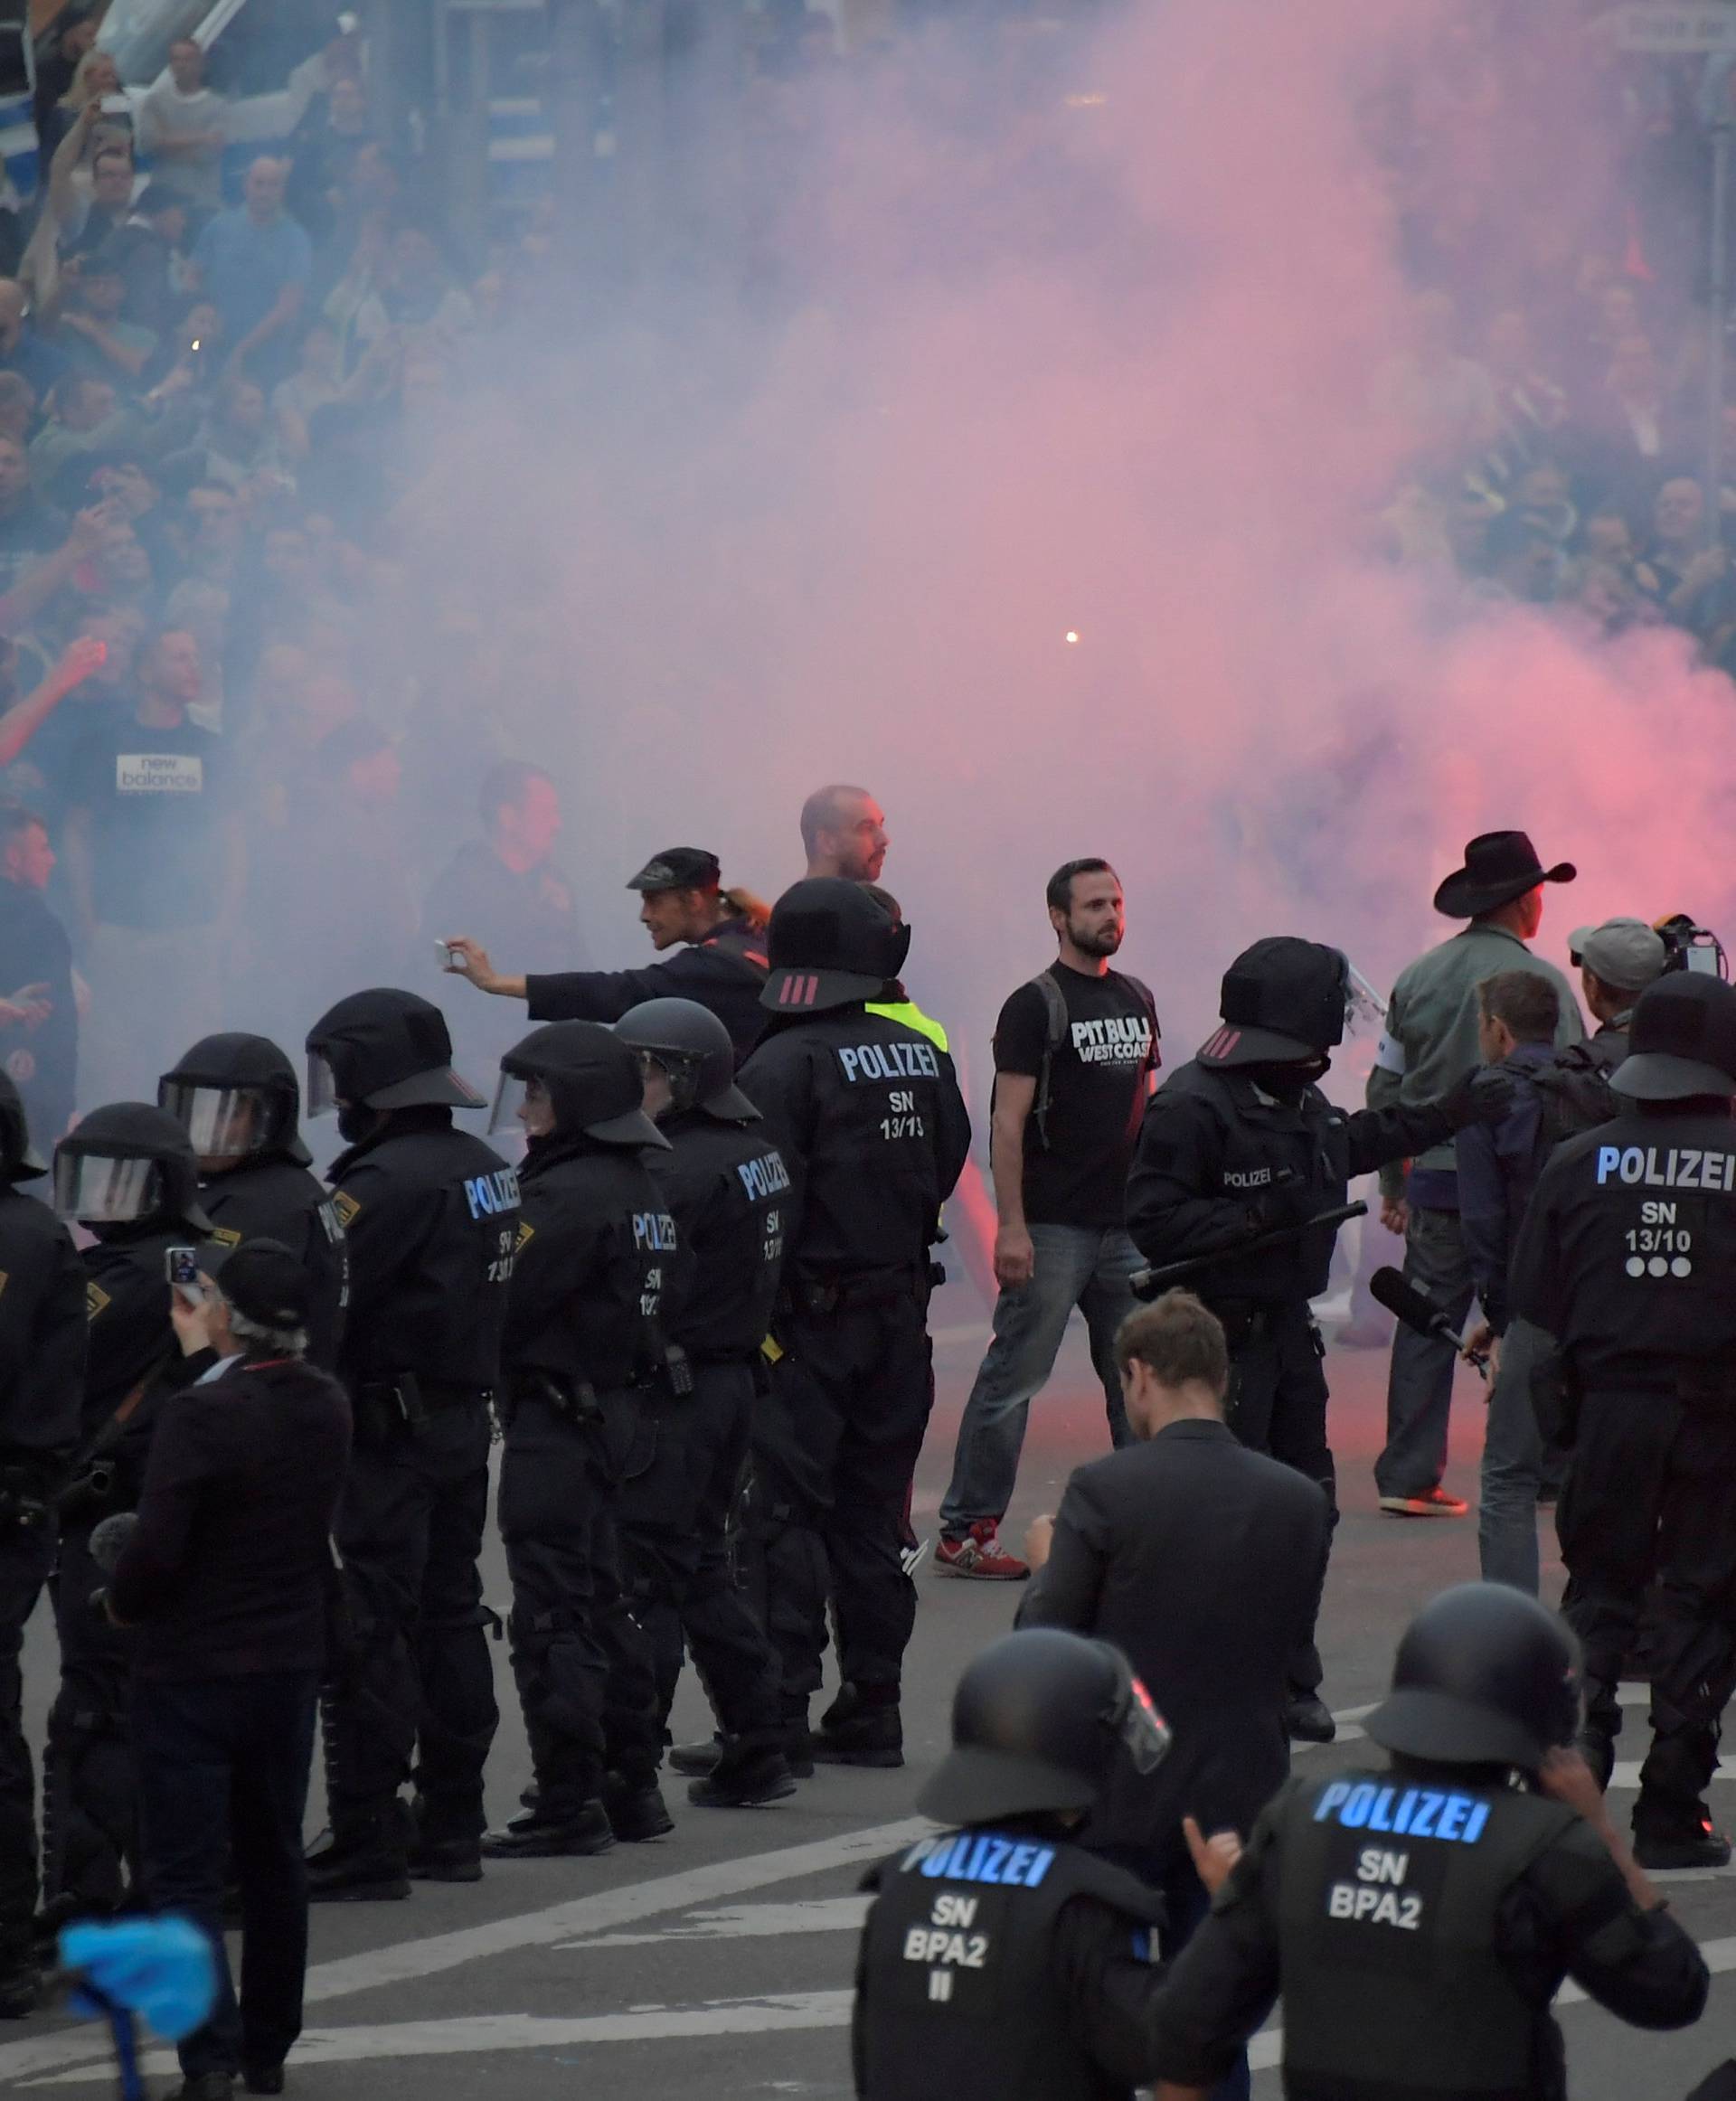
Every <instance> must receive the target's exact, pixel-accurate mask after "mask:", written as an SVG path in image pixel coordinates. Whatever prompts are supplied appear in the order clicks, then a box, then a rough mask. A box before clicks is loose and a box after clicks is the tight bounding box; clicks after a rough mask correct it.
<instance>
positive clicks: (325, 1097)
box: [307, 1051, 337, 1116]
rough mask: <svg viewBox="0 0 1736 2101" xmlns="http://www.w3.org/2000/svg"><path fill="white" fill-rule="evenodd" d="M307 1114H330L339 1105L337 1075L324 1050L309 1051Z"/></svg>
mask: <svg viewBox="0 0 1736 2101" xmlns="http://www.w3.org/2000/svg"><path fill="white" fill-rule="evenodd" d="M336 1107H337V1075H336V1073H335V1072H334V1071H333V1069H332V1061H331V1060H330V1059H329V1058H327V1057H326V1055H325V1052H324V1051H309V1052H308V1053H307V1114H308V1115H309V1116H330V1115H331V1114H332V1112H333V1110H334V1109H335V1108H336Z"/></svg>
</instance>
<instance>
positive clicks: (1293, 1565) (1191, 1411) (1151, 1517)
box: [1018, 1291, 1329, 2096]
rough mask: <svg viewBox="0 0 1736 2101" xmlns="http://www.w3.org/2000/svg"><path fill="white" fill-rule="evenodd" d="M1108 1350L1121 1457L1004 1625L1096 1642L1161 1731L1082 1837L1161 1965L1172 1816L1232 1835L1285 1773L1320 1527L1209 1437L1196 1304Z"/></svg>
mask: <svg viewBox="0 0 1736 2101" xmlns="http://www.w3.org/2000/svg"><path fill="white" fill-rule="evenodd" d="M1115 1351H1116V1361H1117V1365H1118V1369H1119V1371H1120V1374H1121V1390H1122V1395H1123V1398H1124V1399H1125V1400H1126V1403H1127V1422H1128V1425H1129V1427H1131V1429H1132V1431H1133V1434H1134V1437H1135V1438H1136V1440H1137V1442H1135V1443H1134V1444H1131V1445H1128V1446H1124V1447H1123V1448H1122V1449H1121V1450H1120V1451H1118V1452H1110V1453H1109V1455H1108V1456H1106V1457H1104V1458H1101V1459H1097V1460H1093V1461H1092V1462H1091V1464H1090V1465H1087V1466H1081V1467H1080V1468H1079V1469H1078V1470H1077V1471H1076V1472H1075V1473H1074V1474H1073V1476H1072V1478H1071V1481H1069V1482H1068V1484H1067V1487H1066V1490H1065V1493H1063V1494H1062V1496H1061V1509H1060V1511H1059V1512H1058V1513H1057V1514H1056V1515H1055V1517H1054V1518H1052V1519H1049V1518H1039V1519H1038V1520H1037V1521H1036V1522H1035V1523H1034V1524H1033V1526H1032V1528H1031V1531H1030V1534H1029V1536H1028V1539H1027V1542H1026V1543H1027V1547H1028V1550H1029V1559H1030V1560H1031V1563H1032V1567H1033V1569H1036V1570H1037V1574H1036V1577H1035V1579H1034V1580H1033V1583H1032V1586H1031V1589H1030V1591H1029V1593H1028V1594H1027V1596H1026V1597H1025V1598H1024V1602H1023V1604H1022V1605H1021V1606H1020V1608H1019V1615H1018V1625H1020V1626H1022V1627H1024V1626H1061V1627H1071V1628H1072V1629H1073V1630H1074V1631H1075V1632H1076V1633H1079V1634H1085V1635H1096V1636H1097V1637H1098V1638H1099V1640H1102V1641H1107V1642H1112V1643H1114V1644H1115V1646H1116V1647H1117V1648H1118V1649H1119V1650H1120V1651H1121V1652H1122V1653H1123V1654H1124V1655H1126V1657H1127V1660H1128V1662H1129V1663H1131V1664H1132V1665H1133V1668H1134V1671H1135V1672H1136V1673H1137V1676H1138V1677H1139V1678H1140V1679H1141V1680H1142V1681H1143V1682H1144V1683H1145V1684H1146V1686H1147V1687H1148V1689H1149V1690H1150V1692H1151V1696H1152V1698H1153V1700H1154V1701H1156V1704H1157V1707H1158V1710H1159V1711H1160V1712H1161V1713H1162V1714H1163V1716H1164V1718H1165V1720H1166V1721H1167V1722H1168V1723H1169V1725H1170V1728H1171V1729H1172V1730H1173V1732H1174V1735H1175V1747H1174V1749H1173V1750H1172V1752H1171V1754H1170V1756H1169V1757H1167V1758H1166V1759H1165V1761H1164V1763H1163V1765H1162V1766H1161V1767H1159V1768H1158V1769H1157V1770H1156V1772H1155V1773H1152V1774H1150V1775H1148V1776H1140V1775H1138V1774H1137V1773H1135V1772H1134V1771H1133V1769H1132V1767H1130V1766H1124V1767H1122V1768H1121V1769H1120V1770H1119V1771H1118V1773H1117V1774H1116V1775H1115V1776H1113V1777H1112V1779H1111V1781H1110V1784H1109V1788H1108V1791H1107V1794H1106V1795H1105V1798H1104V1801H1103V1803H1102V1804H1101V1806H1100V1807H1099V1809H1098V1810H1097V1811H1096V1812H1095V1813H1094V1814H1093V1816H1092V1821H1091V1823H1090V1829H1089V1831H1088V1833H1087V1836H1088V1839H1089V1841H1090V1842H1091V1843H1092V1844H1093V1845H1094V1846H1095V1847H1096V1848H1097V1850H1098V1851H1103V1852H1109V1853H1112V1854H1114V1855H1116V1856H1117V1857H1118V1858H1119V1859H1121V1860H1123V1861H1126V1862H1127V1864H1128V1865H1130V1866H1134V1867H1137V1869H1138V1870H1140V1871H1141V1872H1142V1873H1143V1874H1144V1876H1145V1877H1146V1880H1148V1881H1150V1882H1153V1883H1155V1884H1156V1886H1157V1887H1158V1888H1159V1889H1162V1890H1163V1891H1164V1893H1165V1898H1166V1900H1167V1907H1168V1916H1169V1926H1168V1928H1167V1930H1166V1932H1165V1936H1164V1954H1165V1957H1168V1956H1170V1955H1174V1953H1175V1950H1176V1948H1178V1947H1179V1946H1181V1944H1182V1943H1183V1942H1184V1940H1185V1939H1186V1937H1187V1936H1188V1935H1189V1934H1190V1933H1191V1932H1192V1931H1193V1929H1194V1927H1195V1926H1196V1925H1197V1924H1198V1923H1199V1920H1200V1919H1201V1917H1203V1915H1204V1912H1205V1891H1204V1889H1203V1886H1202V1884H1201V1882H1200V1880H1199V1878H1198V1877H1197V1876H1196V1875H1195V1874H1194V1867H1193V1863H1192V1861H1190V1860H1189V1858H1188V1856H1187V1853H1186V1851H1185V1850H1184V1846H1183V1844H1182V1839H1181V1828H1182V1819H1183V1817H1184V1816H1193V1817H1194V1818H1195V1819H1196V1820H1197V1821H1198V1823H1199V1824H1200V1827H1201V1829H1202V1830H1204V1831H1221V1830H1225V1829H1233V1830H1236V1831H1238V1832H1243V1833H1245V1832H1247V1831H1248V1830H1249V1829H1250V1827H1251V1825H1252V1823H1253V1820H1254V1818H1255V1816H1256V1815H1257V1814H1259V1812H1260V1809H1261V1808H1263V1807H1264V1805H1265V1804H1266V1803H1267V1801H1268V1800H1269V1798H1270V1797H1271V1795H1274V1794H1275V1793H1276V1792H1277V1790H1278V1787H1279V1786H1281V1785H1282V1784H1283V1782H1284V1780H1285V1778H1286V1777H1287V1776H1288V1772H1289V1744H1288V1738H1287V1737H1286V1734H1285V1729H1284V1705H1285V1701H1286V1699H1287V1697H1288V1694H1287V1690H1286V1687H1287V1674H1286V1673H1287V1663H1288V1657H1289V1654H1290V1652H1291V1650H1292V1649H1293V1648H1294V1646H1295V1645H1296V1644H1297V1643H1298V1642H1301V1641H1303V1640H1305V1639H1306V1638H1307V1630H1308V1628H1309V1627H1310V1626H1311V1625H1313V1622H1314V1616H1315V1612H1316V1607H1317V1606H1318V1604H1319V1598H1320V1588H1321V1585H1322V1584H1323V1583H1324V1581H1325V1580H1326V1546H1327V1540H1328V1537H1329V1525H1328V1512H1327V1506H1326V1495H1325V1493H1324V1492H1323V1491H1322V1490H1321V1489H1320V1487H1319V1486H1318V1485H1317V1484H1316V1483H1314V1482H1312V1481H1310V1480H1308V1479H1307V1477H1306V1476H1305V1475H1303V1474H1298V1473H1297V1472H1296V1470H1295V1469H1294V1468H1293V1467H1289V1466H1286V1465H1282V1464H1280V1463H1279V1462H1278V1460H1276V1459H1270V1458H1268V1457H1267V1456H1265V1455H1264V1454H1262V1453H1259V1452H1250V1451H1249V1450H1248V1449H1247V1448H1246V1447H1245V1446H1242V1445H1241V1444H1239V1443H1238V1442H1237V1441H1236V1438H1235V1437H1234V1436H1233V1434H1232V1433H1231V1431H1230V1429H1229V1428H1228V1427H1226V1426H1225V1423H1224V1419H1223V1399H1224V1394H1225V1392H1226V1391H1227V1390H1228V1388H1229V1383H1230V1359H1229V1351H1228V1349H1227V1347H1226V1344H1225V1342H1224V1333H1223V1328H1222V1324H1221V1323H1220V1322H1219V1320H1218V1318H1217V1316H1216V1315H1215V1314H1212V1312H1210V1311H1209V1310H1208V1309H1207V1308H1206V1307H1205V1306H1204V1305H1202V1304H1201V1303H1200V1301H1199V1300H1198V1299H1197V1298H1194V1296H1193V1295H1191V1294H1190V1293H1187V1292H1180V1291H1171V1292H1166V1293H1165V1295H1164V1296H1163V1297H1162V1298H1160V1299H1159V1300H1158V1301H1157V1302H1156V1305H1147V1306H1141V1307H1140V1308H1139V1310H1138V1311H1137V1313H1133V1314H1128V1316H1127V1319H1126V1320H1125V1321H1124V1322H1123V1323H1122V1324H1121V1327H1120V1330H1119V1332H1118V1334H1117V1336H1116V1343H1115ZM1246 2079H1247V2075H1246V2071H1245V2068H1244V2070H1243V2071H1242V2073H1241V2082H1240V2084H1238V2083H1237V2082H1236V2081H1235V2080H1234V2079H1231V2081H1227V2082H1226V2083H1225V2086H1224V2088H1223V2092H1224V2094H1225V2095H1226V2096H1230V2095H1235V2094H1242V2095H1245V2094H1246V2093H1247V2091H1248V2088H1247V2084H1246Z"/></svg>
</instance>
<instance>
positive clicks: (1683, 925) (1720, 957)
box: [1654, 912, 1730, 980]
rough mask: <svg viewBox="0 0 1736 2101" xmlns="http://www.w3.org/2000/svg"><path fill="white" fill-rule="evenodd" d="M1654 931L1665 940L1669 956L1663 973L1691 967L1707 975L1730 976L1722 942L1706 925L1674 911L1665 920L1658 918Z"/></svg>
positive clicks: (1727, 958) (1690, 968) (1683, 913)
mask: <svg viewBox="0 0 1736 2101" xmlns="http://www.w3.org/2000/svg"><path fill="white" fill-rule="evenodd" d="M1654 931H1655V932H1656V934H1657V935H1658V936H1659V937H1660V938H1661V939H1662V941H1663V943H1664V947H1665V950H1666V952H1667V955H1668V958H1669V959H1668V961H1667V962H1666V963H1665V966H1664V968H1665V972H1666V973H1667V972H1669V971H1672V970H1694V971H1699V972H1701V973H1702V974H1703V975H1705V976H1707V977H1721V978H1724V979H1726V980H1727V979H1728V978H1729V976H1730V958H1729V957H1728V956H1726V955H1725V954H1724V945H1723V943H1722V941H1721V940H1720V939H1719V938H1718V937H1717V935H1716V934H1714V933H1713V932H1712V929H1711V928H1709V927H1702V926H1700V925H1698V924H1697V923H1696V922H1695V921H1694V919H1693V918H1692V917H1691V916H1690V915H1689V914H1688V913H1686V912H1675V913H1672V914H1671V916H1670V917H1669V918H1668V919H1659V920H1658V921H1657V922H1656V926H1655V928H1654Z"/></svg>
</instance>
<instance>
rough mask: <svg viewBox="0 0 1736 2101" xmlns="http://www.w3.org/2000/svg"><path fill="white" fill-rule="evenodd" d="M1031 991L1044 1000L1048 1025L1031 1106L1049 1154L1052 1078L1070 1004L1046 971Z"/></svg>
mask: <svg viewBox="0 0 1736 2101" xmlns="http://www.w3.org/2000/svg"><path fill="white" fill-rule="evenodd" d="M1031 990H1033V992H1035V993H1036V994H1037V996H1038V997H1039V998H1040V999H1041V1000H1042V1002H1043V1013H1044V1016H1045V1019H1046V1022H1047V1028H1046V1030H1045V1032H1044V1035H1043V1062H1042V1064H1041V1065H1039V1066H1038V1068H1037V1091H1036V1095H1035V1097H1034V1098H1033V1101H1032V1104H1031V1120H1032V1121H1033V1123H1034V1124H1035V1125H1036V1126H1037V1138H1038V1141H1039V1142H1040V1144H1041V1145H1042V1146H1043V1151H1044V1152H1045V1153H1046V1152H1047V1151H1048V1150H1049V1079H1050V1075H1051V1073H1052V1071H1053V1069H1054V1062H1055V1052H1056V1051H1059V1050H1060V1049H1061V1045H1062V1044H1063V1043H1064V1042H1065V1041H1067V1002H1066V999H1065V997H1064V996H1063V994H1062V993H1061V987H1060V986H1059V985H1057V984H1056V983H1055V981H1054V978H1053V977H1052V975H1051V974H1050V973H1049V972H1048V971H1046V970H1045V971H1043V973H1042V975H1040V976H1037V977H1033V979H1032V980H1031Z"/></svg>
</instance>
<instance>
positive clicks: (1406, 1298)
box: [1368, 1266, 1488, 1378]
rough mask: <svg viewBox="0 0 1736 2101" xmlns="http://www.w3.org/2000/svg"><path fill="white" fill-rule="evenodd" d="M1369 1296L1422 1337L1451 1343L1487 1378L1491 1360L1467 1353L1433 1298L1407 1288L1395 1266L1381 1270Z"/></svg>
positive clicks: (1411, 1287) (1374, 1275) (1372, 1278)
mask: <svg viewBox="0 0 1736 2101" xmlns="http://www.w3.org/2000/svg"><path fill="white" fill-rule="evenodd" d="M1368 1292H1369V1296H1370V1297H1371V1298H1372V1299H1373V1301H1374V1303H1375V1304H1376V1305H1383V1306H1384V1307H1385V1308H1386V1310H1387V1312H1388V1313H1390V1314H1396V1316H1397V1317H1398V1318H1399V1319H1400V1320H1401V1321H1402V1322H1403V1323H1404V1324H1405V1326H1406V1327H1407V1328H1411V1329H1412V1330H1414V1332H1415V1333H1417V1334H1419V1335H1438V1336H1439V1338H1440V1340H1441V1341H1442V1342H1443V1343H1451V1344H1452V1345H1453V1348H1454V1350H1455V1351H1456V1352H1458V1354H1459V1355H1461V1356H1463V1357H1465V1358H1466V1359H1467V1361H1469V1362H1470V1363H1472V1364H1475V1365H1476V1366H1477V1370H1478V1371H1480V1372H1482V1374H1483V1376H1484V1378H1487V1377H1488V1372H1487V1371H1486V1369H1485V1367H1486V1364H1487V1362H1488V1360H1487V1358H1486V1357H1485V1356H1484V1355H1483V1354H1482V1353H1481V1352H1480V1351H1479V1352H1472V1351H1467V1349H1466V1347H1465V1344H1464V1342H1463V1340H1462V1338H1461V1337H1460V1335H1459V1333H1458V1329H1457V1328H1456V1327H1454V1325H1453V1324H1452V1322H1451V1321H1450V1320H1448V1317H1447V1315H1446V1314H1444V1313H1442V1312H1441V1310H1440V1308H1439V1306H1438V1305H1436V1304H1435V1302H1434V1300H1433V1299H1432V1298H1429V1297H1428V1296H1426V1295H1425V1294H1423V1293H1422V1292H1420V1291H1419V1290H1418V1289H1417V1287H1416V1286H1415V1285H1414V1284H1407V1283H1406V1282H1405V1280H1404V1277H1403V1275H1402V1274H1401V1272H1400V1271H1399V1270H1397V1269H1394V1268H1392V1267H1391V1266H1389V1267H1386V1268H1384V1269H1377V1270H1376V1271H1375V1272H1374V1274H1373V1277H1370V1278H1369V1280H1368Z"/></svg>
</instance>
